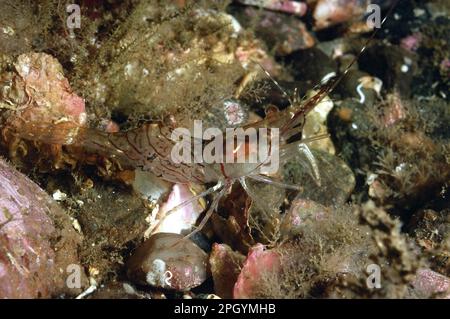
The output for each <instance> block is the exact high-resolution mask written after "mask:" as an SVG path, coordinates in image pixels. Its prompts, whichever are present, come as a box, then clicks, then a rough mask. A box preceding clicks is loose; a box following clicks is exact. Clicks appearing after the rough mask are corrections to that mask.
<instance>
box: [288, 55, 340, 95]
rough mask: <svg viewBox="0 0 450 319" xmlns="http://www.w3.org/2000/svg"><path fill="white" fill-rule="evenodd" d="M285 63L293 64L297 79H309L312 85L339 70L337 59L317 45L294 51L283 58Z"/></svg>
mask: <svg viewBox="0 0 450 319" xmlns="http://www.w3.org/2000/svg"><path fill="white" fill-rule="evenodd" d="M283 63H284V64H286V65H292V71H293V75H294V77H295V80H297V81H307V82H309V84H310V87H312V86H314V85H317V84H318V83H320V82H321V81H322V79H324V78H325V77H328V76H330V74H336V71H337V64H336V61H334V60H333V59H332V58H331V57H329V56H328V55H326V54H325V53H324V52H323V51H322V50H320V49H318V48H316V47H314V48H309V49H305V50H297V51H294V52H292V53H291V54H289V55H287V56H285V57H284V58H283Z"/></svg>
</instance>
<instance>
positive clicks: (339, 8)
mask: <svg viewBox="0 0 450 319" xmlns="http://www.w3.org/2000/svg"><path fill="white" fill-rule="evenodd" d="M369 3H370V1H369V0H363V1H359V0H319V1H318V3H317V5H316V7H315V8H314V13H313V15H314V20H315V24H314V25H315V27H316V28H317V29H319V30H320V29H325V28H328V27H330V26H332V25H335V24H338V23H343V22H348V21H351V20H357V19H361V18H362V17H363V15H364V13H365V12H366V8H367V6H368V5H369Z"/></svg>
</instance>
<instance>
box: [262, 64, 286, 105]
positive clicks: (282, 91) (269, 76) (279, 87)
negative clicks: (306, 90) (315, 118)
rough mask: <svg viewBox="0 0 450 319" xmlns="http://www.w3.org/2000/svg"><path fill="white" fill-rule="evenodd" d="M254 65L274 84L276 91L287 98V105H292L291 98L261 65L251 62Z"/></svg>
mask: <svg viewBox="0 0 450 319" xmlns="http://www.w3.org/2000/svg"><path fill="white" fill-rule="evenodd" d="M253 62H254V63H256V64H257V65H259V67H260V68H261V70H263V71H264V73H265V74H266V75H267V77H268V78H269V79H270V80H271V81H272V82H273V83H274V84H275V86H276V87H277V88H278V90H280V92H281V93H282V94H283V96H284V97H285V98H287V99H288V100H289V104H291V105H292V104H293V100H292V98H291V97H290V96H289V94H287V92H286V91H285V90H284V89H283V87H282V86H281V85H280V83H278V82H277V80H275V79H274V78H273V76H272V75H270V73H269V71H267V70H266V69H265V68H264V67H263V66H262V65H261V63H259V62H257V61H253Z"/></svg>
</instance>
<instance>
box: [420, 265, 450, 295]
mask: <svg viewBox="0 0 450 319" xmlns="http://www.w3.org/2000/svg"><path fill="white" fill-rule="evenodd" d="M412 287H413V291H412V295H413V296H416V297H418V298H430V297H438V298H444V299H450V278H448V277H446V276H444V275H441V274H440V273H437V272H435V271H432V270H431V269H426V268H421V269H419V270H417V273H416V278H415V279H414V280H413V282H412Z"/></svg>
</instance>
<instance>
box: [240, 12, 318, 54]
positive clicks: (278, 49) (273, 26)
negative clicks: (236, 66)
mask: <svg viewBox="0 0 450 319" xmlns="http://www.w3.org/2000/svg"><path fill="white" fill-rule="evenodd" d="M237 19H239V20H240V21H241V23H242V25H243V26H244V27H254V26H252V24H254V22H255V20H256V21H257V24H256V27H255V34H256V36H257V37H258V38H260V39H263V40H264V41H265V43H266V44H267V46H268V48H269V50H270V51H272V50H273V51H275V53H276V54H277V55H286V54H290V53H292V52H293V51H296V50H301V49H307V48H310V47H312V46H314V44H315V40H314V38H313V36H312V35H311V33H310V32H309V31H308V29H307V28H306V26H305V24H304V23H303V22H302V21H300V20H299V19H297V18H295V17H294V16H287V15H286V14H282V13H278V12H271V11H262V12H261V11H260V10H258V9H254V8H251V7H248V8H245V10H243V12H242V13H241V14H240V12H239V13H237Z"/></svg>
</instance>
